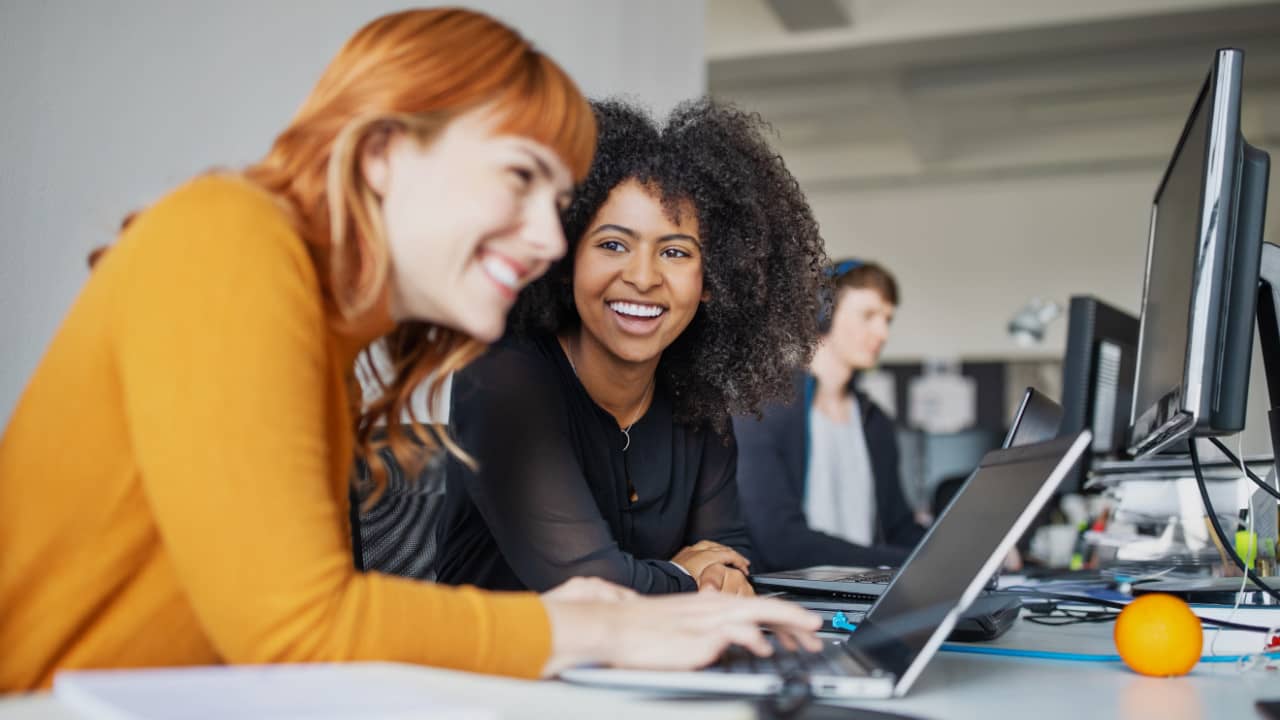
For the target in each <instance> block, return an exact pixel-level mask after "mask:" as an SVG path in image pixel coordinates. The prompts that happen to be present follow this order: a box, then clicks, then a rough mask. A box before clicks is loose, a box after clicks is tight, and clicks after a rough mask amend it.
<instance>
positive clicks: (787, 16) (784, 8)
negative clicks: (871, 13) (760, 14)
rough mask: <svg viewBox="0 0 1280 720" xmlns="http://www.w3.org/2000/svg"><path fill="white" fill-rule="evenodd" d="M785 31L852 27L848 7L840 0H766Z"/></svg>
mask: <svg viewBox="0 0 1280 720" xmlns="http://www.w3.org/2000/svg"><path fill="white" fill-rule="evenodd" d="M766 2H767V4H768V5H769V9H770V10H773V14H774V15H777V16H778V21H779V22H781V23H782V27H784V28H786V29H787V32H806V31H810V30H835V29H840V28H850V27H853V18H852V17H850V16H849V8H848V6H846V5H845V4H844V3H843V2H840V0H766Z"/></svg>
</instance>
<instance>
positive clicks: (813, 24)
mask: <svg viewBox="0 0 1280 720" xmlns="http://www.w3.org/2000/svg"><path fill="white" fill-rule="evenodd" d="M706 27H707V38H706V40H707V53H708V84H709V90H710V91H711V92H712V93H714V94H716V95H719V96H721V97H725V98H728V99H732V100H735V101H738V102H740V103H741V104H743V105H745V106H747V107H749V108H751V109H753V110H757V111H759V112H760V113H761V114H762V115H764V116H765V117H766V118H767V119H768V120H769V121H770V122H771V123H773V125H774V126H775V128H776V129H777V131H778V133H779V140H778V144H779V147H780V149H781V150H782V151H783V152H784V155H785V156H786V157H787V160H788V163H789V164H790V165H791V166H792V168H793V171H794V172H795V173H796V174H797V176H798V177H799V178H800V179H801V181H802V183H805V184H806V186H808V187H809V188H811V189H814V188H822V187H833V188H843V187H854V188H856V187H858V186H860V185H863V184H875V185H883V184H885V183H892V182H914V181H920V180H928V179H936V178H947V177H951V176H964V177H968V176H972V175H974V174H978V175H984V174H985V175H989V174H1010V173H1013V174H1018V173H1053V172H1071V171H1078V170H1081V169H1084V170H1090V169H1096V168H1099V167H1111V166H1142V167H1147V166H1153V165H1162V164H1163V163H1164V162H1165V161H1166V160H1167V157H1168V153H1169V151H1170V149H1171V148H1172V145H1173V143H1174V142H1175V141H1176V139H1177V134H1178V132H1179V131H1180V129H1181V125H1182V122H1183V120H1184V119H1185V117H1186V114H1187V112H1188V110H1189V109H1190V105H1191V102H1192V100H1193V99H1194V97H1195V93H1196V91H1197V89H1198V88H1199V85H1200V83H1201V82H1202V81H1203V79H1204V76H1205V72H1206V71H1207V69H1208V66H1209V62H1210V59H1211V57H1212V53H1213V50H1214V49H1215V48H1217V47H1223V46H1234V47H1240V48H1243V49H1244V50H1245V52H1246V57H1245V80H1246V95H1245V107H1244V118H1243V126H1244V131H1245V134H1246V136H1247V137H1248V138H1249V139H1250V141H1252V142H1254V143H1255V144H1260V145H1262V146H1264V147H1267V146H1270V148H1271V149H1273V150H1276V149H1280V40H1277V38H1280V2H1276V1H1267V2H1257V1H1254V2H1239V1H1237V2H1226V1H1223V0H1073V2H1070V3H1067V2H1047V1H1044V0H1041V1H1031V0H1027V1H1024V2H1012V1H1007V2H1001V1H1000V0H965V1H964V2H951V1H948V0H709V1H708V4H707V22H706Z"/></svg>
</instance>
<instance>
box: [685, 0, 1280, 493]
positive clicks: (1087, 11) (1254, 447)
mask: <svg viewBox="0 0 1280 720" xmlns="http://www.w3.org/2000/svg"><path fill="white" fill-rule="evenodd" d="M706 8H707V10H706V13H707V14H706V18H707V19H706V22H707V80H708V86H709V89H710V91H711V92H713V93H715V94H717V95H721V96H724V97H729V98H732V99H735V100H738V101H739V102H741V103H743V104H745V105H747V106H749V107H752V108H754V109H756V110H758V111H760V112H761V113H762V114H763V115H764V116H765V117H766V118H768V119H769V120H770V121H771V122H772V123H773V124H774V125H775V127H776V128H777V129H778V132H779V140H778V147H779V150H780V151H781V152H782V154H783V156H784V157H785V158H786V159H787V162H788V164H789V166H790V167H791V169H792V170H793V172H795V174H796V176H797V177H798V179H799V181H800V183H801V184H802V186H803V187H804V189H805V190H806V192H807V194H808V198H809V201H810V202H811V203H812V205H813V208H814V211H815V214H816V215H817V218H818V221H819V222H820V224H821V227H822V231H823V235H824V237H825V239H826V241H827V245H828V251H829V252H830V254H831V255H832V256H833V257H842V256H848V255H856V256H858V257H867V258H875V259H876V260H878V261H881V262H883V263H885V264H886V265H887V266H889V267H892V268H894V271H895V273H896V274H897V276H898V281H899V283H900V284H901V286H902V288H903V292H904V297H905V298H907V301H906V302H905V303H904V304H903V305H902V307H900V308H899V309H898V314H897V317H896V319H895V324H894V330H893V333H892V335H891V338H890V340H889V342H888V344H887V346H886V348H885V351H884V356H883V363H882V366H881V370H882V372H881V373H879V374H878V375H877V374H875V373H871V374H868V375H867V377H865V378H864V379H863V382H864V386H865V388H866V389H867V391H868V392H869V393H870V394H871V395H872V396H873V397H875V398H876V399H877V400H878V401H879V402H880V404H881V405H883V406H884V407H886V408H888V409H890V410H891V411H892V412H894V414H895V416H896V417H897V419H898V424H899V427H900V430H901V439H902V450H903V453H902V454H903V462H904V468H903V478H904V483H905V484H906V485H907V486H908V487H907V490H908V493H909V495H910V496H911V497H912V499H913V500H914V501H915V502H916V503H917V504H918V505H919V506H921V507H924V506H927V503H928V495H929V492H930V491H931V490H932V489H933V488H934V487H935V486H936V484H937V483H938V482H939V481H941V480H943V479H945V478H947V477H949V476H955V475H957V474H958V475H961V476H963V475H965V474H967V473H968V471H969V470H971V469H972V467H973V465H974V463H975V462H976V459H977V456H980V454H981V453H982V452H983V451H984V450H985V449H987V448H990V447H994V446H995V445H996V444H998V443H999V440H1000V434H1001V433H1002V432H1003V430H1004V428H1005V427H1007V423H1008V421H1009V419H1010V413H1011V412H1012V411H1013V409H1014V407H1015V406H1016V404H1017V401H1018V398H1019V397H1020V395H1021V392H1022V389H1023V388H1024V387H1026V386H1027V385H1035V386H1036V387H1038V388H1040V389H1042V390H1044V391H1046V392H1047V393H1048V394H1050V395H1051V396H1053V397H1055V398H1060V397H1061V387H1060V385H1061V377H1062V356H1063V352H1064V349H1065V346H1066V330H1067V325H1068V323H1067V321H1066V311H1067V307H1068V299H1069V297H1070V296H1071V295H1073V294H1078V293H1088V294H1092V295H1094V296H1096V297H1098V298H1100V299H1102V300H1104V301H1106V302H1108V303H1109V304H1111V305H1114V306H1116V307H1118V308H1120V309H1123V310H1125V311H1127V312H1129V313H1131V314H1133V315H1137V313H1138V311H1139V305H1140V300H1141V293H1142V279H1143V273H1144V262H1145V257H1146V250H1147V237H1148V232H1147V231H1148V224H1149V220H1150V207H1151V200H1152V196H1153V195H1154V193H1155V190H1156V186H1157V184H1158V183H1159V181H1160V178H1161V174H1162V173H1163V171H1164V169H1165V167H1166V165H1167V163H1168V161H1169V157H1170V154H1171V153H1172V150H1173V147H1174V145H1175V144H1176V142H1177V140H1178V136H1179V134H1180V132H1181V130H1182V125H1183V123H1184V122H1185V121H1186V118H1187V114H1188V113H1189V111H1190V109H1191V106H1192V103H1193V102H1194V100H1195V97H1196V93H1197V91H1198V90H1199V88H1200V85H1201V83H1203V81H1204V78H1205V74H1206V72H1207V71H1208V69H1209V65H1210V61H1211V60H1212V58H1213V50H1214V49H1215V48H1218V47H1224V46H1235V47H1240V48H1243V49H1244V50H1245V58H1246V59H1245V71H1244V76H1245V88H1244V116H1243V117H1242V121H1241V126H1242V127H1241V129H1242V132H1243V133H1244V135H1245V136H1246V137H1247V138H1249V139H1250V142H1252V143H1253V144H1255V145H1257V146H1259V147H1261V148H1263V149H1265V150H1268V151H1270V152H1271V153H1273V155H1274V154H1275V153H1276V152H1277V151H1278V150H1280V43H1277V42H1275V38H1277V37H1280V4H1278V3H1276V2H1237V1H1220V0H1082V1H1079V2H1074V1H1073V2H1058V1H1050V0H1037V1H1032V2H1001V1H999V0H966V2H946V1H944V0H853V1H852V2H848V1H844V0H801V1H799V2H795V1H794V0H747V1H742V0H709V1H708V2H707V6H706ZM1270 200H1271V202H1270V203H1269V204H1270V207H1271V208H1272V222H1269V223H1268V224H1267V228H1266V239H1267V240H1269V241H1270V242H1273V243H1274V242H1280V223H1277V222H1275V221H1274V218H1275V212H1276V210H1275V209H1276V208H1280V183H1275V182H1273V183H1272V185H1271V189H1270ZM1035 299H1039V300H1040V301H1041V302H1042V304H1043V305H1049V304H1051V303H1052V304H1056V306H1057V307H1058V308H1059V309H1060V311H1061V314H1060V316H1059V317H1057V318H1054V317H1053V313H1052V312H1049V313H1041V314H1040V318H1041V319H1043V320H1044V321H1045V322H1043V323H1041V325H1042V327H1040V328H1037V330H1038V331H1042V332H1041V333H1040V337H1039V338H1036V337H1034V336H1033V334H1028V333H1026V332H1022V333H1017V332H1010V327H1009V326H1010V321H1011V319H1013V318H1014V316H1015V315H1017V314H1018V313H1019V311H1020V310H1024V309H1026V306H1027V305H1028V304H1029V303H1031V302H1032V301H1033V300H1035ZM1033 314H1034V313H1033ZM1023 316H1024V317H1023V319H1026V313H1023ZM1254 367H1255V368H1259V369H1255V370H1254V372H1253V380H1254V392H1252V393H1251V401H1250V407H1249V424H1248V427H1247V429H1246V432H1245V438H1244V441H1245V442H1244V449H1245V452H1246V453H1249V454H1253V453H1265V454H1270V445H1269V442H1268V436H1267V434H1266V416H1265V409H1266V406H1265V404H1264V399H1263V395H1264V393H1263V390H1262V387H1263V386H1262V382H1261V375H1262V372H1261V370H1260V368H1261V363H1260V360H1259V359H1258V357H1257V356H1256V353H1255V361H1254ZM955 375H959V376H960V378H961V379H962V380H963V381H964V382H966V383H968V384H969V385H970V386H971V388H972V397H974V400H975V404H974V407H972V408H970V409H968V411H967V412H961V413H947V412H944V413H942V414H941V415H939V414H938V413H937V412H936V411H937V410H938V406H937V405H936V404H932V405H931V404H930V403H929V402H928V400H929V393H928V390H929V389H930V386H931V385H933V383H931V382H925V380H926V377H928V376H934V378H936V377H937V376H946V377H948V378H951V377H953V376H955ZM931 379H933V378H931ZM913 390H914V392H913ZM950 396H951V397H955V396H956V395H955V394H951V395H950ZM930 425H935V426H934V427H929V426H930ZM1231 445H1232V446H1233V447H1234V446H1235V443H1234V442H1232V443H1231Z"/></svg>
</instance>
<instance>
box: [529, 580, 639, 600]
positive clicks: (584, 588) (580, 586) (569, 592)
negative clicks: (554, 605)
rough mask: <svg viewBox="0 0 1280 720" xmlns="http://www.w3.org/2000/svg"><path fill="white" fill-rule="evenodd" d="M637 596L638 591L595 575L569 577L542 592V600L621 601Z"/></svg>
mask: <svg viewBox="0 0 1280 720" xmlns="http://www.w3.org/2000/svg"><path fill="white" fill-rule="evenodd" d="M634 597H636V591H635V590H632V589H631V588H625V587H622V586H621V585H615V584H613V583H611V582H609V581H608V580H601V579H600V578H594V577H575V578H569V579H568V580H565V581H564V582H562V583H560V584H559V585H557V586H555V587H553V588H551V589H550V590H548V591H546V592H545V593H543V594H542V601H543V602H546V601H547V600H551V601H553V602H619V601H621V600H630V599H632V598H634Z"/></svg>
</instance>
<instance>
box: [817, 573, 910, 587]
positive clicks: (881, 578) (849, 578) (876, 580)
mask: <svg viewBox="0 0 1280 720" xmlns="http://www.w3.org/2000/svg"><path fill="white" fill-rule="evenodd" d="M896 574H897V573H896V572H895V571H893V570H870V571H864V572H857V573H853V574H852V575H846V576H844V577H839V578H832V579H833V580H834V581H835V582H860V583H871V584H874V585H888V584H889V581H890V580H892V579H893V576H894V575H896Z"/></svg>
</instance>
